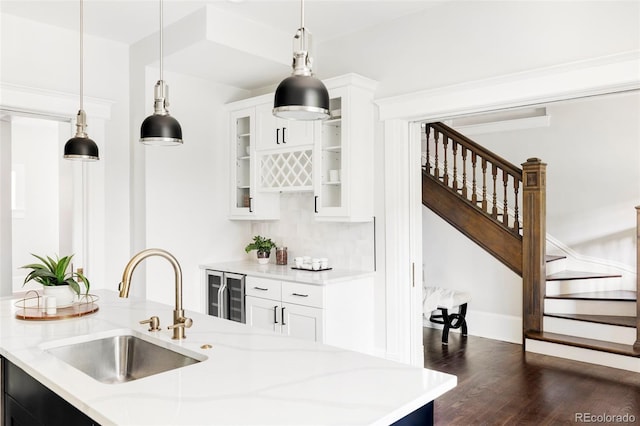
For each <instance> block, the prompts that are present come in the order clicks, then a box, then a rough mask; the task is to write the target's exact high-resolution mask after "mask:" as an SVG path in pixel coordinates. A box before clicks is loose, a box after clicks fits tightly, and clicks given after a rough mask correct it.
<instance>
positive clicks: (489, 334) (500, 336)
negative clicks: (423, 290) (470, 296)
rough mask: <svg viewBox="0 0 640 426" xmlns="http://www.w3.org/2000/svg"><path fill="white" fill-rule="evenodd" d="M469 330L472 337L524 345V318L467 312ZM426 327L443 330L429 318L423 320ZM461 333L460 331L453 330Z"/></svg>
mask: <svg viewBox="0 0 640 426" xmlns="http://www.w3.org/2000/svg"><path fill="white" fill-rule="evenodd" d="M466 318H467V328H468V332H469V335H470V336H478V337H485V338H487V339H494V340H501V341H503V342H509V343H518V344H521V343H522V318H519V317H514V316H509V315H500V314H494V313H491V312H482V311H472V310H468V311H467V317H466ZM423 325H424V326H425V327H431V328H437V329H442V325H440V324H434V323H432V322H431V321H429V318H424V319H423ZM451 332H452V333H459V332H460V329H457V330H451Z"/></svg>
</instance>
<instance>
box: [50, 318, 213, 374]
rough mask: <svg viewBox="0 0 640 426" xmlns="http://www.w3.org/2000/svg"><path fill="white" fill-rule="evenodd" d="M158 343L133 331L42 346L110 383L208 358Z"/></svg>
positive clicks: (86, 372)
mask: <svg viewBox="0 0 640 426" xmlns="http://www.w3.org/2000/svg"><path fill="white" fill-rule="evenodd" d="M72 341H74V342H75V343H72ZM67 342H68V343H67ZM159 343H160V344H156V343H152V342H150V341H149V340H146V339H144V338H142V337H138V336H136V335H135V333H134V332H133V331H124V332H116V333H115V334H114V335H109V336H102V337H95V336H93V337H90V338H88V339H86V340H83V341H79V342H78V341H77V339H67V340H66V341H62V342H57V343H56V342H53V344H49V345H45V346H44V347H43V349H44V350H45V351H47V352H48V353H50V354H51V355H53V356H55V357H56V358H58V359H60V360H62V361H64V362H66V363H67V364H69V365H71V366H72V367H74V368H77V369H78V370H80V371H82V372H83V373H85V374H87V375H89V376H91V377H92V378H94V379H95V380H97V381H99V382H102V383H108V384H117V383H125V382H130V381H132V380H137V379H141V378H143V377H148V376H151V375H154V374H158V373H163V372H165V371H170V370H174V369H176V368H181V367H186V366H188V365H191V364H196V363H198V362H201V361H204V360H205V359H207V357H206V356H203V355H200V354H196V353H190V351H186V350H184V349H183V348H179V347H178V348H176V349H178V350H180V352H178V350H174V349H172V348H170V347H171V346H174V345H168V344H166V345H164V342H159ZM161 345H164V346H161Z"/></svg>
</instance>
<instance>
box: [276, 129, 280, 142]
mask: <svg viewBox="0 0 640 426" xmlns="http://www.w3.org/2000/svg"><path fill="white" fill-rule="evenodd" d="M276 145H280V129H276Z"/></svg>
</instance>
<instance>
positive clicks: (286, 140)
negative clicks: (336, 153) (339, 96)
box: [256, 99, 314, 150]
mask: <svg viewBox="0 0 640 426" xmlns="http://www.w3.org/2000/svg"><path fill="white" fill-rule="evenodd" d="M272 110H273V99H272V100H271V102H268V103H263V104H260V105H258V106H256V129H257V134H258V144H257V149H258V150H270V149H281V148H292V147H296V146H298V147H299V146H301V145H313V138H314V122H312V121H294V120H285V119H282V118H278V117H276V116H274V115H273V112H272Z"/></svg>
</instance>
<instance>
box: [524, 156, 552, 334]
mask: <svg viewBox="0 0 640 426" xmlns="http://www.w3.org/2000/svg"><path fill="white" fill-rule="evenodd" d="M522 186H523V188H522V210H523V214H522V216H523V217H522V283H523V288H522V303H523V305H522V328H523V332H524V333H526V332H527V331H537V332H541V331H542V315H543V308H544V295H545V284H546V275H547V274H546V263H545V249H546V248H545V245H546V236H547V219H546V218H547V197H546V191H547V164H546V163H543V162H542V160H540V159H539V158H529V159H528V160H527V162H526V163H523V164H522ZM523 339H524V336H523Z"/></svg>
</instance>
